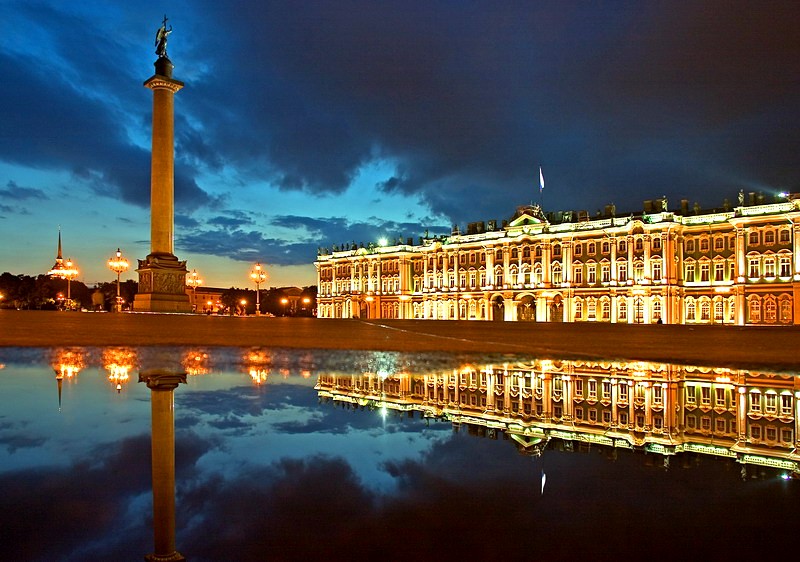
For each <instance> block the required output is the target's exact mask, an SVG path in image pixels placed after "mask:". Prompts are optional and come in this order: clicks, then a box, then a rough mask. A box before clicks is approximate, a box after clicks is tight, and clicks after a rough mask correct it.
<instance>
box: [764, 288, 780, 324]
mask: <svg viewBox="0 0 800 562" xmlns="http://www.w3.org/2000/svg"><path fill="white" fill-rule="evenodd" d="M777 316H778V305H777V303H776V302H775V297H773V296H772V295H770V296H768V297H766V298H765V299H764V322H767V323H769V324H774V323H775V320H777Z"/></svg>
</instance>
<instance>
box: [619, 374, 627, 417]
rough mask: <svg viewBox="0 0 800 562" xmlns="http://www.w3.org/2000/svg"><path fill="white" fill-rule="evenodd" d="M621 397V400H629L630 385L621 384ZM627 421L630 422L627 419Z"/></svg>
mask: <svg viewBox="0 0 800 562" xmlns="http://www.w3.org/2000/svg"><path fill="white" fill-rule="evenodd" d="M619 399H620V402H627V401H628V385H627V384H624V383H623V384H621V385H620V386H619ZM625 423H628V422H627V421H626V422H625Z"/></svg>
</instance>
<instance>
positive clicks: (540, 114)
mask: <svg viewBox="0 0 800 562" xmlns="http://www.w3.org/2000/svg"><path fill="white" fill-rule="evenodd" d="M165 13H166V14H167V16H168V17H169V20H170V23H171V24H172V25H173V26H174V27H173V33H172V35H170V38H169V44H168V52H169V56H170V58H171V60H172V62H173V63H174V65H175V70H174V76H175V78H177V79H179V80H182V81H184V82H185V83H186V87H185V88H184V89H183V90H182V91H180V92H179V93H178V94H177V95H176V98H175V126H176V178H175V182H176V216H175V224H176V230H175V253H176V254H177V255H178V257H179V258H181V259H186V260H188V267H189V268H190V269H195V268H196V269H197V270H198V272H199V273H200V276H201V277H202V278H203V279H204V280H205V283H206V284H207V285H211V286H220V287H230V286H240V287H244V286H247V285H248V277H247V272H248V270H249V269H250V266H251V264H252V263H253V262H255V261H260V262H262V263H264V264H266V265H267V267H268V271H269V272H270V276H271V277H270V281H269V283H268V284H269V285H275V286H283V285H309V284H313V283H315V280H316V278H315V273H314V268H313V265H312V263H313V261H314V259H315V257H316V252H317V248H318V247H319V246H324V247H331V246H333V245H334V244H337V245H339V244H342V243H345V242H347V243H350V242H353V241H355V242H364V243H368V242H370V241H375V240H377V239H378V238H380V237H384V236H385V237H388V238H395V239H396V238H397V237H399V236H403V237H414V239H417V238H418V237H419V236H420V235H421V234H423V233H424V231H425V230H426V229H427V230H428V231H429V232H446V231H449V229H450V227H451V225H453V224H459V225H464V224H465V223H467V222H472V221H477V220H489V219H498V220H502V219H505V218H508V217H509V216H511V215H512V214H513V212H514V210H515V208H516V206H518V205H521V204H525V203H530V202H531V201H533V202H541V203H542V204H543V206H544V207H545V210H558V209H573V210H579V209H586V210H588V211H590V213H594V212H595V211H596V210H597V209H600V208H602V207H603V206H604V205H606V204H609V203H614V204H615V205H616V207H617V210H618V212H621V213H625V212H631V211H635V210H638V209H640V208H641V203H642V200H644V199H654V198H658V197H661V196H666V197H667V198H668V200H669V205H670V208H675V207H676V206H677V205H678V204H679V200H680V199H683V198H685V199H689V200H690V201H691V202H692V204H693V203H694V202H695V201H696V202H698V203H699V204H700V205H701V206H703V207H718V206H721V205H722V202H723V199H728V200H729V201H731V202H735V200H736V195H737V193H738V192H739V190H744V191H745V192H749V191H762V192H763V193H765V194H766V195H767V196H768V197H771V196H772V195H773V194H775V193H778V192H781V191H800V167H799V166H798V154H800V83H799V80H800V78H798V77H800V43H799V42H798V41H797V36H796V34H797V30H798V29H800V4H798V3H797V2H779V1H772V2H763V3H762V2H735V1H734V2H731V1H726V2H715V1H707V2H681V3H677V4H676V3H675V2H649V1H645V2H642V1H637V2H624V1H620V2H563V1H559V2H464V1H459V2H445V1H435V2H431V1H419V2H417V1H406V2H372V1H349V2H344V1H337V2H331V1H324V2H311V1H295V2H272V1H264V2H256V1H232V0H213V1H212V0H192V1H188V0H187V1H162V2H152V1H150V0H141V1H139V2H135V3H132V2H123V1H121V0H112V1H104V2H100V1H92V0H88V1H86V2H62V1H57V0H49V1H48V0H43V1H21V0H19V1H13V0H0V31H1V32H0V74H1V75H2V76H3V80H2V82H1V83H0V236H1V237H2V238H1V239H2V242H3V243H2V244H0V272H2V271H9V272H11V273H26V274H31V275H36V274H38V273H43V272H45V271H47V269H49V267H50V266H51V265H52V262H53V260H54V257H55V245H56V237H57V229H58V225H61V227H62V232H63V240H64V254H65V257H67V256H69V257H71V258H72V259H73V260H74V261H75V262H76V264H77V266H78V267H79V269H80V271H81V275H80V279H81V280H82V281H84V282H85V283H87V284H92V283H95V282H99V281H110V280H112V279H113V278H114V275H113V274H112V273H111V272H110V271H108V270H107V269H106V267H105V262H106V260H107V259H108V257H110V256H111V254H112V253H113V251H114V250H115V249H116V248H117V247H118V246H119V247H121V248H122V250H123V253H124V254H125V255H126V256H127V257H128V258H129V259H130V260H133V259H135V258H140V259H141V258H144V256H145V255H146V254H147V253H148V252H149V214H148V206H149V174H150V160H149V142H150V141H149V139H150V113H151V103H152V101H151V99H152V98H151V92H150V91H149V90H147V89H145V88H143V87H142V82H143V81H144V80H146V79H147V78H148V77H150V76H151V75H152V73H153V66H152V63H153V62H154V61H155V59H156V55H155V53H154V46H153V41H154V36H155V31H156V29H157V28H158V26H159V24H160V22H161V19H162V17H163V16H164V14H165ZM539 166H542V168H543V170H544V176H545V181H546V186H545V190H544V192H543V194H542V195H541V196H540V194H539V189H538V176H539ZM125 277H129V278H135V273H133V271H132V270H131V271H129V272H128V273H127V274H126V276H125ZM125 277H124V278H125Z"/></svg>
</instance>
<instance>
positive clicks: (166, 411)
mask: <svg viewBox="0 0 800 562" xmlns="http://www.w3.org/2000/svg"><path fill="white" fill-rule="evenodd" d="M139 382H144V383H146V384H147V388H149V389H150V390H151V391H152V392H151V393H150V407H151V416H152V468H153V538H154V541H153V542H154V546H155V552H154V553H153V554H148V555H147V556H145V560H148V561H153V562H156V561H158V562H161V561H183V560H186V559H185V558H184V557H183V555H182V554H181V553H179V552H178V551H177V550H176V549H175V415H174V409H175V408H174V396H173V391H174V390H175V389H176V388H177V387H178V385H179V384H185V383H186V374H185V373H176V372H171V371H165V370H160V369H153V370H148V371H142V372H141V373H140V374H139Z"/></svg>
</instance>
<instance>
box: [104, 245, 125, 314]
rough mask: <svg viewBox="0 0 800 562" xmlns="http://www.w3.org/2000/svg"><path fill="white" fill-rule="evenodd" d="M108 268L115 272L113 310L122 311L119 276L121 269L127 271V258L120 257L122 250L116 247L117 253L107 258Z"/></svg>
mask: <svg viewBox="0 0 800 562" xmlns="http://www.w3.org/2000/svg"><path fill="white" fill-rule="evenodd" d="M108 269H110V270H111V271H113V272H114V273H116V274H117V300H116V304H115V305H114V311H115V312H121V311H122V297H121V296H120V294H119V276H120V274H122V272H123V271H128V260H126V259H125V258H123V257H122V251H121V250H120V249H119V248H117V253H116V254H114V255H113V256H111V259H109V260H108Z"/></svg>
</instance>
